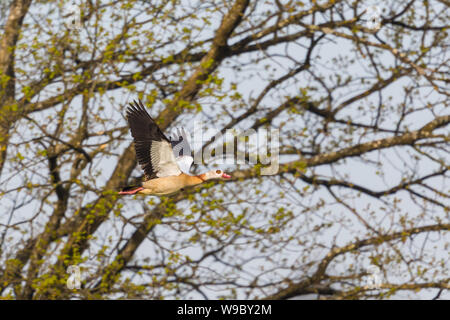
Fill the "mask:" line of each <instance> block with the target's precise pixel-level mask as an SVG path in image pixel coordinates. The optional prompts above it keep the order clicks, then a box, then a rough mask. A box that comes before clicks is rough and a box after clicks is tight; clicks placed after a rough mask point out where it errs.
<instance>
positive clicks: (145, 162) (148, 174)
mask: <svg viewBox="0 0 450 320" xmlns="http://www.w3.org/2000/svg"><path fill="white" fill-rule="evenodd" d="M127 120H128V125H129V126H130V129H131V135H132V136H133V139H134V147H135V150H136V158H137V161H138V163H139V164H140V166H141V168H142V170H144V181H143V182H142V184H141V186H137V187H126V188H124V189H123V190H122V191H120V192H119V194H122V195H125V194H138V193H140V194H150V195H168V194H172V193H175V192H177V191H179V190H181V189H183V188H185V187H190V186H195V185H198V184H201V183H203V182H205V181H207V180H212V179H230V178H231V176H229V175H228V174H226V173H225V172H223V171H222V170H212V171H208V172H206V173H203V174H200V175H197V176H192V175H189V174H187V173H184V172H182V171H181V169H180V165H179V164H181V166H182V167H184V168H183V169H184V170H183V171H187V172H188V170H189V167H190V166H191V164H192V162H193V158H192V157H191V156H190V155H187V151H189V152H190V149H189V144H188V142H187V138H186V133H185V132H184V130H183V132H181V133H180V132H178V135H179V138H178V140H169V139H168V138H167V137H166V136H165V135H164V133H163V132H162V131H161V129H160V128H159V127H158V125H157V124H156V123H155V121H154V120H153V118H152V117H150V115H149V114H148V113H147V111H146V110H145V108H144V105H143V104H142V102H141V101H140V100H139V102H136V101H134V104H132V103H130V106H129V107H128V109H127ZM173 148H174V149H175V151H176V152H177V158H176V157H175V155H174V150H173ZM177 159H178V161H179V162H178V163H177Z"/></svg>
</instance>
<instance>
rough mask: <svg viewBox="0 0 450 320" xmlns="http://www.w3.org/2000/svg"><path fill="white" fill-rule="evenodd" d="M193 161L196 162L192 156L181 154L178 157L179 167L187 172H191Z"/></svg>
mask: <svg viewBox="0 0 450 320" xmlns="http://www.w3.org/2000/svg"><path fill="white" fill-rule="evenodd" d="M192 162H194V158H192V157H191V156H181V157H178V158H177V164H178V167H179V168H180V169H181V171H183V172H184V173H186V174H189V169H190V168H191V165H192Z"/></svg>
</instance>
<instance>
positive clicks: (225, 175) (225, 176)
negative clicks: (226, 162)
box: [222, 173, 231, 179]
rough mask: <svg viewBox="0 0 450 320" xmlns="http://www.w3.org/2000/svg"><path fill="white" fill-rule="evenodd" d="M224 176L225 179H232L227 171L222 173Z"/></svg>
mask: <svg viewBox="0 0 450 320" xmlns="http://www.w3.org/2000/svg"><path fill="white" fill-rule="evenodd" d="M222 178H224V179H230V178H231V176H230V175H228V174H226V173H224V174H222Z"/></svg>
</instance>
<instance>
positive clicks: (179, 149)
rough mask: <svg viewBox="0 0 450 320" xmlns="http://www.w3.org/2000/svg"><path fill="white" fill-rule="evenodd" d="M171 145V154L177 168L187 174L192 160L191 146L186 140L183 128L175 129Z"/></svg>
mask: <svg viewBox="0 0 450 320" xmlns="http://www.w3.org/2000/svg"><path fill="white" fill-rule="evenodd" d="M170 143H171V144H172V149H173V153H174V155H175V159H176V161H177V164H178V166H179V167H180V169H181V171H183V172H184V173H187V174H188V173H189V169H190V168H191V165H192V163H193V162H194V158H192V153H191V146H190V145H189V140H188V138H187V134H186V131H185V130H184V128H182V129H179V128H177V132H176V134H173V135H172V137H171V140H170Z"/></svg>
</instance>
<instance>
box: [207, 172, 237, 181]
mask: <svg viewBox="0 0 450 320" xmlns="http://www.w3.org/2000/svg"><path fill="white" fill-rule="evenodd" d="M230 178H231V176H230V175H228V174H226V173H225V172H223V171H222V170H211V171H208V172H206V173H205V180H213V179H220V180H227V179H230Z"/></svg>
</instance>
